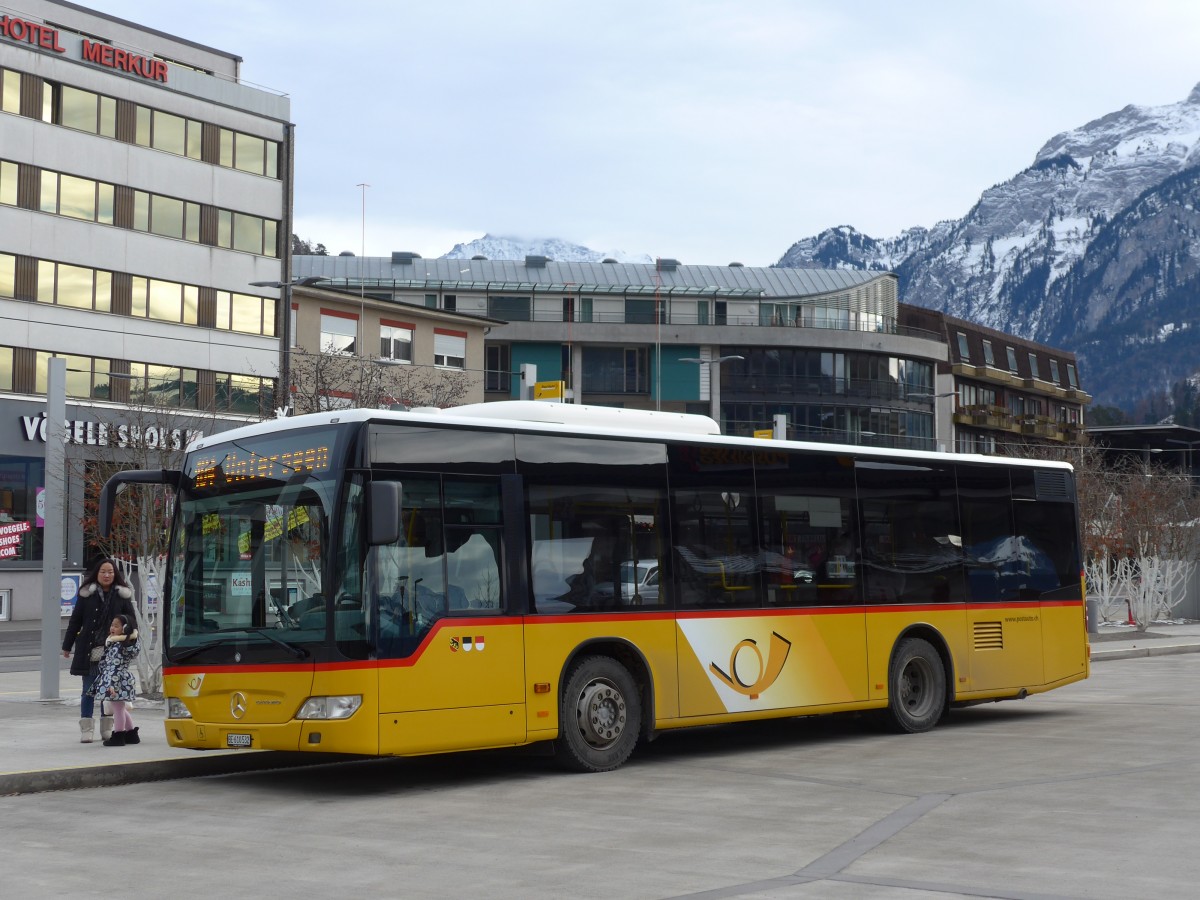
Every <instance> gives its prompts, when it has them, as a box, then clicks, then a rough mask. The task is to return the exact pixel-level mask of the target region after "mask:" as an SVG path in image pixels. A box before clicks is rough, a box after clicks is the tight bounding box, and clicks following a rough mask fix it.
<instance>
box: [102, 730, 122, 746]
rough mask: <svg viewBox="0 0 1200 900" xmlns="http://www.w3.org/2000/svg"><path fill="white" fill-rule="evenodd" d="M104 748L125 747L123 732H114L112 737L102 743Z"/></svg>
mask: <svg viewBox="0 0 1200 900" xmlns="http://www.w3.org/2000/svg"><path fill="white" fill-rule="evenodd" d="M104 746H105V747H124V746H125V732H124V731H114V732H113V733H112V737H110V738H109V739H108V740H106V741H105V742H104Z"/></svg>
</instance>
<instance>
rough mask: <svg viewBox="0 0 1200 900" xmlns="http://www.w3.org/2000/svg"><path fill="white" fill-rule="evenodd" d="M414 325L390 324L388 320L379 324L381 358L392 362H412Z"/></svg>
mask: <svg viewBox="0 0 1200 900" xmlns="http://www.w3.org/2000/svg"><path fill="white" fill-rule="evenodd" d="M414 330H415V329H414V327H413V326H412V325H408V324H405V323H404V322H389V321H387V320H386V319H384V320H381V321H380V323H379V357H380V359H387V360H391V361H392V362H402V363H410V362H412V350H413V331H414Z"/></svg>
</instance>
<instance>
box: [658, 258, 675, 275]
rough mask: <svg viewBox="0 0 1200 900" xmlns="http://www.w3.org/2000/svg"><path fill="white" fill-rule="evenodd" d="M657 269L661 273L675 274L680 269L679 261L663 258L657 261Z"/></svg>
mask: <svg viewBox="0 0 1200 900" xmlns="http://www.w3.org/2000/svg"><path fill="white" fill-rule="evenodd" d="M657 267H658V271H660V272H674V271H675V270H676V269H678V268H679V260H677V259H669V258H667V257H661V258H659V259H658V261H657Z"/></svg>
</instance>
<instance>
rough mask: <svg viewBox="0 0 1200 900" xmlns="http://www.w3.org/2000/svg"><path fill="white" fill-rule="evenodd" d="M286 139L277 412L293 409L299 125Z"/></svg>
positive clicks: (289, 128)
mask: <svg viewBox="0 0 1200 900" xmlns="http://www.w3.org/2000/svg"><path fill="white" fill-rule="evenodd" d="M284 133H285V135H286V137H287V140H286V142H285V144H286V150H285V151H284V165H285V166H286V167H287V169H286V171H285V173H284V176H285V177H286V178H287V181H286V182H284V201H285V202H284V207H283V218H284V223H285V224H284V236H285V239H286V241H287V243H286V244H285V246H284V250H283V267H282V273H281V274H282V277H281V278H280V279H279V280H280V281H281V282H282V283H283V284H285V285H287V287H286V288H285V289H284V290H283V294H282V297H283V309H282V310H280V317H279V320H280V326H279V327H280V332H281V333H280V335H279V349H280V352H279V394H281V395H282V397H279V398H277V402H276V404H275V407H276V409H291V406H292V288H291V281H292V228H293V227H294V224H293V209H294V207H295V200H294V197H293V189H294V185H295V178H296V126H295V125H293V124H292V123H290V122H289V123H288V124H287V126H286V128H285V129H284Z"/></svg>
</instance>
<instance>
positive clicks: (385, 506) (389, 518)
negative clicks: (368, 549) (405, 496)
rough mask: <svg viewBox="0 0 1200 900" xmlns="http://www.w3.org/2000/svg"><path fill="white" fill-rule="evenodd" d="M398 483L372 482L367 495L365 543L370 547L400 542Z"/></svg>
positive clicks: (399, 489)
mask: <svg viewBox="0 0 1200 900" xmlns="http://www.w3.org/2000/svg"><path fill="white" fill-rule="evenodd" d="M401 499H402V491H401V486H400V482H398V481H372V482H371V485H370V490H369V492H368V494H367V522H368V525H367V543H368V544H369V545H370V546H372V547H378V546H380V545H381V544H394V543H396V542H397V541H398V540H400V501H401Z"/></svg>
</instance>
